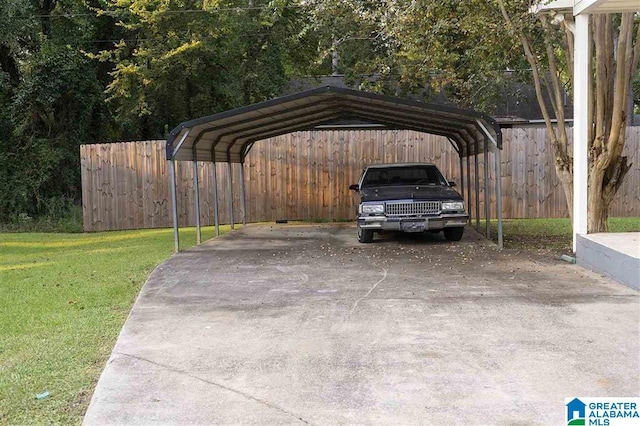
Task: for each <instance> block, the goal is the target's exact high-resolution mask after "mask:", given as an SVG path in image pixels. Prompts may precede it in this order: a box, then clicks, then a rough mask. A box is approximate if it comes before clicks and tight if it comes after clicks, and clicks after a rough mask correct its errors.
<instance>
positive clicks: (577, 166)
mask: <svg viewBox="0 0 640 426" xmlns="http://www.w3.org/2000/svg"><path fill="white" fill-rule="evenodd" d="M575 20H576V32H575V41H574V46H575V59H574V65H573V81H574V87H573V120H574V121H573V251H574V252H575V251H576V245H577V244H576V243H577V238H576V235H578V234H582V235H584V234H586V233H587V171H588V157H587V145H588V141H587V139H588V135H589V88H590V87H591V84H590V78H591V72H590V66H589V65H590V59H591V51H590V47H591V43H590V42H589V15H588V14H585V15H577V16H576V17H575Z"/></svg>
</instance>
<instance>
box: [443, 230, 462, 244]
mask: <svg viewBox="0 0 640 426" xmlns="http://www.w3.org/2000/svg"><path fill="white" fill-rule="evenodd" d="M443 232H444V237H445V238H446V239H447V241H460V240H461V239H462V234H463V233H464V227H462V226H461V227H458V228H445V230H444V231H443Z"/></svg>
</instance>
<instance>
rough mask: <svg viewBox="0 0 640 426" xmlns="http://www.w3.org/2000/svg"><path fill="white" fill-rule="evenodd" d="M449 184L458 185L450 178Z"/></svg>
mask: <svg viewBox="0 0 640 426" xmlns="http://www.w3.org/2000/svg"><path fill="white" fill-rule="evenodd" d="M449 186H458V185H456V183H455V182H454V181H452V180H450V181H449Z"/></svg>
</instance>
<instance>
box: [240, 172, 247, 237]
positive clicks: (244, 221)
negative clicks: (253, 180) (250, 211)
mask: <svg viewBox="0 0 640 426" xmlns="http://www.w3.org/2000/svg"><path fill="white" fill-rule="evenodd" d="M240 185H241V186H240V192H241V193H242V199H241V200H240V202H241V203H242V224H243V225H246V224H247V200H246V196H245V194H246V187H245V184H244V163H240Z"/></svg>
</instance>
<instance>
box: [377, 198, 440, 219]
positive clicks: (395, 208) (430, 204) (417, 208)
mask: <svg viewBox="0 0 640 426" xmlns="http://www.w3.org/2000/svg"><path fill="white" fill-rule="evenodd" d="M385 211H386V213H387V215H388V216H414V215H421V216H423V215H427V216H432V215H433V216H437V215H439V214H440V201H415V202H405V203H387V204H386V208H385Z"/></svg>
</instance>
